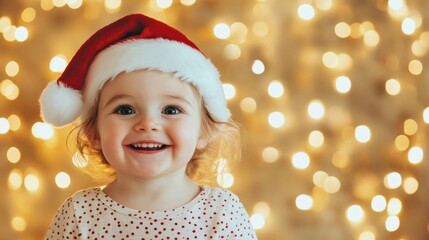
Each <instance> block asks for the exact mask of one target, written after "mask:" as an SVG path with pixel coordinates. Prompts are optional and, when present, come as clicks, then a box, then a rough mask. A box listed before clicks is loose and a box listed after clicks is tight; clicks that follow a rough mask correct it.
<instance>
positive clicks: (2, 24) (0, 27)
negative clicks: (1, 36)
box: [0, 17, 12, 33]
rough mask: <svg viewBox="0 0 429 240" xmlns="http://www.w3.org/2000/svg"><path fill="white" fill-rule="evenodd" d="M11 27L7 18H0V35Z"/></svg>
mask: <svg viewBox="0 0 429 240" xmlns="http://www.w3.org/2000/svg"><path fill="white" fill-rule="evenodd" d="M11 25H12V23H11V21H10V18H8V17H1V18H0V33H4V32H5V31H6V29H7V28H9V27H10V26H11Z"/></svg>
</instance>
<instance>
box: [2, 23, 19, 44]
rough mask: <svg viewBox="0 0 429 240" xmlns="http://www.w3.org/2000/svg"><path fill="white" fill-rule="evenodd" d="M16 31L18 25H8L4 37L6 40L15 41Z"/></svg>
mask: <svg viewBox="0 0 429 240" xmlns="http://www.w3.org/2000/svg"><path fill="white" fill-rule="evenodd" d="M15 31H16V26H14V25H11V26H8V27H6V28H5V29H4V30H3V37H4V39H5V40H6V41H8V42H13V41H15V40H16V39H15Z"/></svg>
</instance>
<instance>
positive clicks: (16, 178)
mask: <svg viewBox="0 0 429 240" xmlns="http://www.w3.org/2000/svg"><path fill="white" fill-rule="evenodd" d="M22 182H23V175H22V172H21V170H19V169H13V170H12V171H11V172H10V174H9V177H8V181H7V183H8V186H9V189H11V190H17V189H19V188H20V187H21V186H22Z"/></svg>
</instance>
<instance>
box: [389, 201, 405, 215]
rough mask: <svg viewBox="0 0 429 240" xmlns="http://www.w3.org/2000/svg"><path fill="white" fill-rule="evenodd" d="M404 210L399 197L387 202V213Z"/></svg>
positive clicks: (397, 212) (391, 213)
mask: <svg viewBox="0 0 429 240" xmlns="http://www.w3.org/2000/svg"><path fill="white" fill-rule="evenodd" d="M401 210H402V202H401V200H400V199H399V198H391V199H389V201H388V202H387V214H389V215H390V216H392V215H398V214H399V213H400V212H401Z"/></svg>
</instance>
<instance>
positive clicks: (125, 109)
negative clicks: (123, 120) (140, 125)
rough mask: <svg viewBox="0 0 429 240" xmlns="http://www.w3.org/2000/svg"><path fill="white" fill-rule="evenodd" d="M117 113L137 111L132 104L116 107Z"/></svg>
mask: <svg viewBox="0 0 429 240" xmlns="http://www.w3.org/2000/svg"><path fill="white" fill-rule="evenodd" d="M115 113H117V114H119V115H130V114H134V113H136V111H134V109H133V108H132V107H130V106H127V105H123V106H119V107H118V108H116V109H115Z"/></svg>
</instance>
